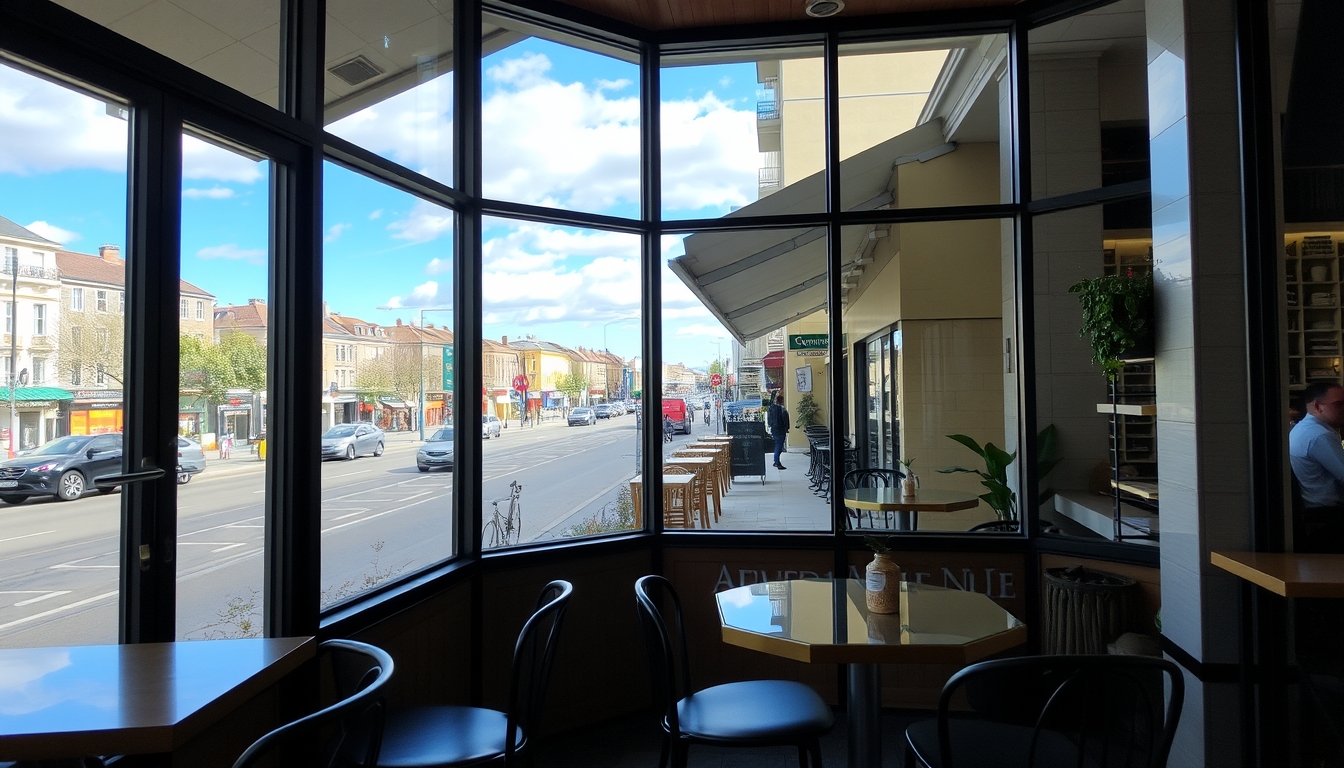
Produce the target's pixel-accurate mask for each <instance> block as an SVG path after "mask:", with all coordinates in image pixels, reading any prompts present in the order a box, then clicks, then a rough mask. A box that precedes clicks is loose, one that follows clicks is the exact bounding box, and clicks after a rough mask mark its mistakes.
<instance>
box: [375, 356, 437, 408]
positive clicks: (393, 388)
mask: <svg viewBox="0 0 1344 768" xmlns="http://www.w3.org/2000/svg"><path fill="white" fill-rule="evenodd" d="M419 347H420V345H419V344H392V345H390V346H389V347H387V348H385V349H384V350H383V353H382V354H381V355H379V356H378V357H375V358H374V359H372V360H365V361H364V362H362V363H360V366H359V369H358V370H357V371H356V373H355V388H356V389H358V390H359V391H360V392H361V393H363V394H366V395H372V396H375V397H377V396H382V395H387V396H391V397H395V398H397V399H398V400H402V401H403V402H408V403H413V402H416V401H418V400H419V399H420V383H421V380H422V376H423V375H424V372H425V371H426V370H431V371H437V370H438V363H434V364H433V367H429V366H428V364H427V363H426V361H424V360H422V359H421V358H420V349H419ZM436 349H437V348H436Z"/></svg>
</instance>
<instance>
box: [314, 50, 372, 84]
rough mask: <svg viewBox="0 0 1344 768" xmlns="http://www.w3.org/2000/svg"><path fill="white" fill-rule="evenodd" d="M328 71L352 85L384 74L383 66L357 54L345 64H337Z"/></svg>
mask: <svg viewBox="0 0 1344 768" xmlns="http://www.w3.org/2000/svg"><path fill="white" fill-rule="evenodd" d="M327 71H328V72H330V73H331V74H333V75H335V76H337V77H339V78H341V79H342V80H344V81H345V82H347V83H349V84H350V85H359V84H360V83H362V82H364V81H365V80H369V79H371V78H375V77H377V76H379V75H381V74H383V70H382V68H381V67H379V66H378V65H377V64H374V63H373V62H372V61H369V60H368V59H366V58H364V57H363V56H356V57H355V58H353V59H351V60H349V61H347V62H345V63H343V64H337V65H336V66H334V67H332V68H331V69H329V70H327Z"/></svg>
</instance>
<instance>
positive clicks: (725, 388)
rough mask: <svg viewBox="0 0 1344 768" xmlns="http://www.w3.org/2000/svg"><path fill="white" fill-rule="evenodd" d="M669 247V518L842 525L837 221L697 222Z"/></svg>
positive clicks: (806, 527)
mask: <svg viewBox="0 0 1344 768" xmlns="http://www.w3.org/2000/svg"><path fill="white" fill-rule="evenodd" d="M664 251H665V254H666V256H667V257H668V259H669V260H668V262H667V265H666V266H665V267H664V269H663V295H662V297H661V301H660V302H659V304H660V306H661V307H662V327H663V349H662V353H663V358H662V372H663V391H662V393H661V395H662V399H661V411H662V417H663V424H662V427H663V429H664V431H665V432H666V433H667V434H666V439H665V441H664V443H663V457H662V468H663V473H664V478H663V480H664V507H665V508H666V509H668V510H671V511H668V512H665V517H664V525H665V527H667V528H668V529H673V528H696V529H702V530H703V529H706V528H708V529H723V530H739V531H740V530H795V531H797V530H801V531H824V530H830V528H831V506H830V502H829V499H828V497H827V496H826V483H825V481H824V480H823V478H824V477H825V476H826V471H825V470H824V469H823V468H822V465H823V463H826V466H829V450H830V442H829V441H830V437H829V434H830V402H831V398H830V366H831V365H832V364H833V361H834V362H838V358H837V357H835V356H834V354H833V353H834V350H832V349H831V347H830V344H829V338H830V328H829V325H828V323H829V320H828V317H829V315H828V312H827V308H828V301H827V293H826V291H827V288H826V286H827V280H826V230H825V229H824V228H821V227H817V228H813V229H789V230H762V231H759V232H730V233H717V232H713V233H697V234H693V235H689V236H686V237H684V238H682V237H677V238H671V237H669V238H667V242H666V243H665V244H664ZM650 402H651V403H653V404H655V405H656V404H657V403H658V402H659V401H658V400H656V399H654V400H651V401H650ZM729 437H731V441H730V442H725V441H727V440H728V438H729ZM710 459H712V461H707V460H710ZM851 459H852V457H851V456H850V455H849V453H848V451H847V453H846V456H845V457H844V458H843V459H842V461H843V462H845V464H842V465H841V466H844V465H847V464H848V463H851ZM837 464H840V462H837ZM687 473H691V474H692V475H694V480H685V479H683V477H684V476H685V475H686V474H687ZM687 483H691V486H690V488H692V489H693V488H703V490H702V491H701V492H700V493H699V494H695V493H692V492H691V490H688V488H687V487H684V486H685V484H687ZM678 505H680V506H678ZM683 508H684V509H683Z"/></svg>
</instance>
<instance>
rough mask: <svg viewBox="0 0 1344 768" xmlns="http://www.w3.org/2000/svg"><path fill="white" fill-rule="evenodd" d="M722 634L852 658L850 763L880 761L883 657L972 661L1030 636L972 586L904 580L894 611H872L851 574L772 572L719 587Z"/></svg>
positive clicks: (757, 646) (786, 650) (803, 657)
mask: <svg viewBox="0 0 1344 768" xmlns="http://www.w3.org/2000/svg"><path fill="white" fill-rule="evenodd" d="M715 599H716V600H717V602H718V606H719V623H720V625H721V628H722V632H723V641H724V642H726V643H728V644H730V645H736V646H740V647H743V648H751V649H753V650H757V651H761V652H762V653H768V654H771V655H774V656H782V657H784V658H788V659H794V660H795V661H802V662H806V663H834V664H847V665H848V667H849V766H850V768H878V767H879V766H880V765H881V764H882V740H881V729H880V722H879V718H880V715H881V710H882V686H881V680H880V669H881V667H880V666H879V665H880V664H892V663H925V664H969V663H971V662H974V661H979V660H980V659H984V658H986V657H988V656H992V655H994V654H996V653H999V652H1001V651H1004V650H1007V649H1009V648H1012V647H1014V646H1017V645H1021V644H1023V643H1025V642H1026V640H1027V629H1026V625H1024V624H1023V623H1022V622H1020V621H1018V620H1017V618H1015V617H1014V616H1013V615H1012V614H1010V613H1008V612H1007V611H1005V610H1004V609H1002V608H1000V607H999V606H998V605H997V604H995V603H994V601H992V600H990V599H989V598H988V597H985V596H984V595H982V594H980V593H978V592H963V591H961V590H955V589H943V588H941V587H934V586H931V585H927V584H913V583H910V582H901V596H900V606H901V610H900V612H899V613H894V614H872V613H869V612H868V608H867V599H866V595H865V592H864V583H863V582H862V581H859V580H857V579H801V580H794V581H768V582H764V583H761V584H751V585H748V586H744V587H738V588H736V589H729V590H726V591H724V592H720V593H718V594H717V595H715Z"/></svg>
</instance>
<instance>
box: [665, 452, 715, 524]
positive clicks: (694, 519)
mask: <svg viewBox="0 0 1344 768" xmlns="http://www.w3.org/2000/svg"><path fill="white" fill-rule="evenodd" d="M663 474H664V475H690V476H691V482H690V484H689V485H687V486H686V487H685V488H684V489H682V490H683V492H681V493H678V494H676V495H674V496H673V498H672V501H671V503H670V504H669V506H670V507H677V506H678V504H680V507H681V508H680V509H667V510H664V512H663V514H664V517H663V526H664V527H666V528H673V527H676V526H674V525H673V524H672V522H671V521H672V520H673V519H681V522H682V527H684V528H694V527H695V526H697V525H699V526H700V527H701V528H709V508H708V507H709V505H708V503H707V502H706V501H705V492H706V490H707V489H706V488H705V480H704V477H703V476H702V475H701V474H700V473H699V472H696V471H695V470H693V469H690V468H687V467H678V466H666V467H663ZM682 515H684V516H685V517H684V519H682V518H681V516H682Z"/></svg>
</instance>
